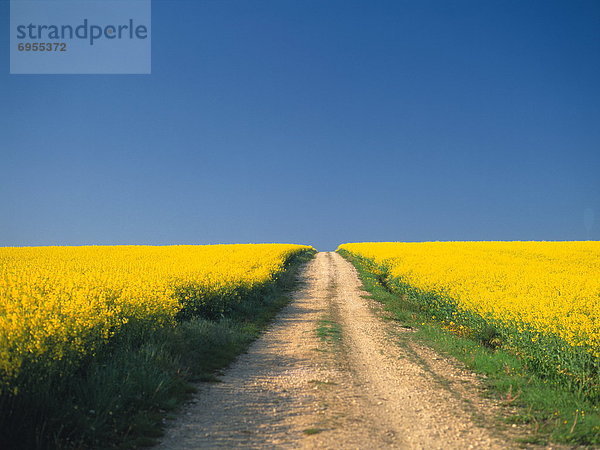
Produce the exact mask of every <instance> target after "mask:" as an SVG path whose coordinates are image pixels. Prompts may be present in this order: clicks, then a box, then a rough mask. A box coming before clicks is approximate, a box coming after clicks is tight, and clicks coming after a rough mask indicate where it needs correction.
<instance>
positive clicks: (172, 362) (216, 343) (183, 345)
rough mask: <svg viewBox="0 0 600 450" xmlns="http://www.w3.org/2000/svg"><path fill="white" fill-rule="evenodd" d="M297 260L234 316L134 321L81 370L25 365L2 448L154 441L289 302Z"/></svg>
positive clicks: (5, 410) (5, 404) (7, 403)
mask: <svg viewBox="0 0 600 450" xmlns="http://www.w3.org/2000/svg"><path fill="white" fill-rule="evenodd" d="M313 256H314V252H306V253H304V254H300V255H297V256H296V257H294V258H292V259H291V260H290V261H289V262H288V265H287V268H286V270H285V271H284V272H283V273H282V274H281V275H280V276H279V277H278V279H277V280H275V282H274V283H272V284H271V285H268V286H262V287H261V288H260V289H259V290H257V291H256V292H248V293H247V295H246V297H245V298H244V301H242V302H239V305H238V306H237V307H236V308H235V309H232V310H231V311H229V313H228V315H227V317H223V318H219V319H216V320H210V319H206V318H201V317H191V318H185V319H184V320H181V321H180V322H179V323H177V325H175V326H164V327H149V326H148V324H145V323H135V322H131V323H129V324H127V326H126V327H124V328H123V330H122V331H121V332H120V333H118V334H117V335H115V336H114V337H113V338H112V339H111V342H110V343H109V345H107V346H106V348H103V349H102V350H101V352H98V353H97V354H96V355H93V356H92V357H90V358H89V360H88V361H86V362H85V363H84V364H82V366H81V367H80V368H79V369H78V370H77V371H75V372H72V373H70V374H69V375H68V376H65V375H64V373H60V372H57V373H55V374H50V375H48V376H47V377H46V378H44V379H40V378H39V377H38V375H37V374H39V373H42V372H41V371H39V370H38V371H36V370H35V367H32V368H30V370H26V371H24V373H23V375H22V378H21V379H20V380H19V385H21V386H26V387H27V388H28V389H23V390H21V391H18V392H14V393H12V394H10V395H3V396H2V397H0V410H1V411H2V414H0V448H6V449H15V450H18V449H53V448H59V449H80V448H102V449H109V448H114V449H133V448H140V447H147V446H151V445H153V444H155V443H156V439H157V438H159V437H160V436H162V434H163V426H164V421H165V418H166V417H169V416H172V415H173V414H174V413H175V412H176V410H177V408H178V407H179V406H180V405H181V404H182V402H183V401H184V400H185V399H187V398H189V396H190V394H191V393H193V392H194V391H195V388H194V386H193V385H192V384H191V383H194V382H198V381H218V377H217V376H216V375H217V374H218V371H219V370H220V369H222V368H224V367H226V366H227V365H228V364H230V363H231V362H232V361H233V360H234V359H235V358H236V356H237V355H239V354H240V353H242V352H244V351H245V350H246V349H247V347H248V345H249V344H250V343H251V342H252V341H253V340H254V339H256V338H257V337H258V335H259V334H260V332H261V331H262V330H263V329H264V328H265V327H266V325H267V324H268V323H269V322H270V321H271V320H272V319H273V318H274V317H275V315H276V314H277V312H278V311H279V310H280V309H281V308H282V307H283V306H285V305H286V304H288V303H289V301H290V300H289V293H290V291H292V290H293V289H294V288H295V287H296V285H297V281H296V280H297V277H296V274H297V272H298V269H299V267H300V266H301V264H303V263H305V262H307V261H308V260H310V259H311V258H312V257H313Z"/></svg>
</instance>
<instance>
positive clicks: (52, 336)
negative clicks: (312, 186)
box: [0, 244, 310, 379]
mask: <svg viewBox="0 0 600 450" xmlns="http://www.w3.org/2000/svg"><path fill="white" fill-rule="evenodd" d="M309 248H310V247H306V246H300V245H287V244H256V245H253V244H248V245H205V246H187V245H182V246H102V247H96V246H89V247H22V248H17V247H5V248H0V379H1V378H6V377H8V378H10V377H11V376H13V375H15V374H16V373H17V372H18V371H19V368H20V367H21V366H22V364H23V362H24V361H26V360H32V359H33V360H37V361H39V360H42V361H48V362H49V364H51V363H52V361H57V360H69V359H70V358H71V357H75V359H76V357H77V355H82V354H86V355H88V354H93V353H94V351H95V350H96V349H97V348H98V346H99V345H102V344H103V343H105V342H106V341H107V340H108V339H109V338H110V337H111V335H113V334H114V332H115V331H116V330H118V329H119V327H121V326H122V325H123V324H125V323H126V322H128V321H131V320H133V319H140V320H150V321H153V322H155V323H163V324H164V323H169V322H171V323H172V322H173V321H174V318H175V315H176V314H177V312H178V311H179V310H180V308H181V298H178V297H177V295H175V292H176V289H177V288H181V287H188V288H189V289H188V291H189V292H193V293H194V295H195V296H196V297H198V296H200V297H201V296H202V295H207V296H208V295H213V296H214V295H223V296H227V295H228V294H229V293H231V292H232V291H235V290H236V289H239V288H240V287H243V288H248V289H252V288H253V287H254V286H257V285H260V284H262V283H265V282H269V281H270V280H272V278H273V276H274V275H276V274H277V273H279V272H281V271H282V269H283V265H284V263H285V261H286V260H287V259H288V258H289V257H290V256H291V255H292V254H295V253H297V252H301V251H303V250H307V249H309ZM190 287H191V288H190Z"/></svg>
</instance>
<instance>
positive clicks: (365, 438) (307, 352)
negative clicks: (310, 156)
mask: <svg viewBox="0 0 600 450" xmlns="http://www.w3.org/2000/svg"><path fill="white" fill-rule="evenodd" d="M301 278H302V280H301V281H302V285H301V288H300V289H299V290H298V291H297V292H296V294H295V295H294V301H293V302H292V303H291V304H290V305H289V306H287V307H286V308H285V309H284V310H283V311H282V312H281V313H280V314H279V316H278V317H277V319H276V320H275V321H274V322H273V324H272V325H271V327H270V328H269V330H268V331H266V332H265V333H264V335H263V336H262V337H261V338H259V339H258V340H256V341H255V342H254V343H253V344H252V345H251V347H250V349H249V350H248V352H247V353H246V354H244V355H241V356H240V357H239V358H238V359H237V360H236V362H235V363H234V364H233V365H232V366H231V367H230V368H229V369H227V371H226V372H225V374H224V376H223V377H222V378H221V381H222V382H220V383H203V384H201V385H200V386H199V392H198V393H197V394H196V395H195V397H194V399H193V400H192V402H191V403H189V404H188V405H186V406H185V408H184V411H183V413H182V414H181V416H180V417H179V418H178V419H177V420H176V421H174V422H173V423H171V424H169V426H168V428H167V434H166V436H165V438H164V439H163V442H162V443H161V445H160V446H159V448H161V449H169V450H174V449H194V448H234V447H243V448H274V447H276V448H282V447H283V448H344V449H346V448H348V449H350V448H356V449H365V448H411V449H412V448H414V449H449V448H456V449H467V448H494V449H495V448H516V447H517V445H516V444H515V443H514V441H513V440H512V439H511V436H512V437H514V435H515V430H514V429H507V428H506V426H501V425H498V423H499V422H498V420H497V417H498V415H499V414H501V412H502V411H501V409H500V407H499V406H498V405H497V404H495V403H494V402H493V401H491V400H490V399H487V398H485V397H484V396H483V395H482V387H481V382H480V380H479V379H478V378H477V377H476V376H475V375H473V374H472V373H469V372H468V371H466V370H464V369H463V368H461V366H460V364H458V363H456V362H455V361H453V360H450V359H448V358H443V357H440V356H439V355H438V354H436V353H435V352H433V351H432V350H430V349H428V348H426V347H423V346H420V345H418V344H416V343H415V342H413V340H412V339H411V335H412V331H410V330H407V329H405V328H402V327H401V326H400V325H399V324H397V323H396V322H394V321H391V320H385V319H384V317H383V316H385V313H384V312H383V311H382V310H381V307H380V305H379V304H378V303H376V302H374V301H373V300H370V299H368V298H365V293H364V292H363V291H362V290H361V284H360V281H359V279H358V276H357V273H356V270H355V269H354V267H353V266H352V265H351V264H350V263H349V262H347V261H346V260H344V259H343V258H342V257H341V256H339V255H338V254H337V253H330V252H328V253H318V254H317V256H316V258H315V259H313V260H312V261H310V262H309V263H307V265H306V267H305V268H304V269H303V271H302V273H301ZM324 321H326V322H324ZM334 324H337V325H334ZM323 326H326V327H331V326H334V327H335V328H338V329H341V334H340V335H341V338H339V339H338V338H335V335H334V337H333V338H329V339H324V338H323V337H320V336H319V334H318V333H317V330H318V329H319V327H321V328H322V327H323ZM517 432H518V430H517Z"/></svg>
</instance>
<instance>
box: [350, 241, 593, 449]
mask: <svg viewBox="0 0 600 450" xmlns="http://www.w3.org/2000/svg"><path fill="white" fill-rule="evenodd" d="M339 253H340V254H341V255H342V256H343V257H345V258H346V259H348V260H349V261H350V262H351V263H352V264H353V265H354V266H355V267H356V269H357V271H358V273H359V276H360V278H361V280H362V283H363V286H364V289H365V290H366V291H367V292H369V293H370V294H371V296H372V298H373V299H375V300H377V301H379V302H381V303H383V304H384V305H385V308H386V309H387V310H388V311H390V312H391V313H393V315H394V317H395V320H397V321H399V322H401V323H402V325H403V326H408V327H411V328H414V329H415V330H416V333H414V334H413V335H412V336H414V338H415V339H417V340H419V341H420V342H422V343H424V344H427V345H429V346H431V347H432V348H434V349H435V350H437V351H438V352H440V353H443V354H447V355H450V356H453V357H455V358H456V359H458V360H459V361H462V362H463V363H464V364H465V365H466V367H468V368H469V369H471V370H473V371H474V372H476V373H478V374H481V375H484V378H485V382H486V385H487V386H488V388H489V392H490V394H491V395H493V396H495V397H496V398H498V399H500V400H501V401H503V402H505V403H509V404H510V405H511V406H514V407H516V408H517V410H518V411H519V412H518V413H517V414H513V415H511V416H510V417H507V418H506V420H507V421H509V422H512V423H527V424H530V425H531V428H532V430H533V435H532V436H531V438H529V439H528V442H531V443H538V444H543V443H547V442H557V443H566V444H576V445H584V446H597V445H600V407H599V405H598V402H597V401H595V398H596V397H595V395H592V394H590V392H591V391H590V389H587V390H582V389H581V385H580V384H579V385H578V384H574V383H569V382H565V380H564V379H563V378H560V377H552V376H548V374H547V372H545V370H544V368H543V367H541V368H540V367H536V366H534V365H531V364H529V360H528V359H527V358H524V357H523V356H522V355H520V354H519V352H518V349H516V350H517V351H514V350H515V349H514V348H511V349H506V348H504V347H503V346H502V345H501V344H502V343H501V342H499V341H498V336H497V330H495V329H494V328H493V327H486V326H482V327H480V329H478V330H476V332H475V333H457V332H452V331H450V330H448V328H447V327H446V326H444V325H443V323H442V322H441V321H440V317H439V314H438V316H436V311H439V308H438V309H435V310H433V311H432V310H431V309H428V308H426V307H424V305H425V304H426V302H425V301H424V299H423V298H420V295H421V294H420V293H419V292H418V291H417V290H414V289H398V290H396V289H394V287H395V286H394V284H393V283H391V282H390V280H389V279H387V278H386V277H385V276H384V274H382V272H381V270H380V269H381V268H378V267H376V266H374V265H373V264H372V262H370V261H369V260H366V259H364V258H361V257H357V256H356V255H353V254H351V253H349V252H347V251H345V250H340V251H339ZM396 286H398V285H396ZM429 300H431V299H429ZM438 300H439V299H435V301H438ZM441 306H444V307H445V308H450V306H451V305H450V306H449V305H441ZM449 312H450V313H452V311H449ZM461 334H462V335H461ZM511 350H512V351H511ZM592 387H595V388H597V379H596V384H594V382H593V380H592Z"/></svg>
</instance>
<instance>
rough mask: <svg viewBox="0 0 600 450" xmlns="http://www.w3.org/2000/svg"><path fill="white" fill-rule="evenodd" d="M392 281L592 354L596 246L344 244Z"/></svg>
mask: <svg viewBox="0 0 600 450" xmlns="http://www.w3.org/2000/svg"><path fill="white" fill-rule="evenodd" d="M340 249H345V250H347V251H349V252H351V253H353V254H356V255H359V256H363V257H366V258H368V259H371V260H373V261H374V262H375V263H377V264H379V265H384V266H387V267H388V268H389V271H390V274H391V276H393V277H396V278H399V279H401V280H402V281H404V282H406V283H407V284H409V285H411V286H414V287H416V288H419V289H422V290H424V291H434V292H436V293H440V294H442V295H445V296H448V297H450V298H452V299H454V300H456V301H457V302H458V306H459V308H462V309H464V310H468V311H471V312H475V313H478V314H479V315H481V316H483V317H489V318H492V319H495V320H499V321H501V322H503V323H507V324H510V325H511V326H515V327H516V328H517V329H527V330H532V329H533V330H534V331H537V332H540V333H552V334H555V335H558V336H560V337H562V338H563V339H565V340H566V341H567V342H568V343H569V344H571V345H573V346H580V345H581V346H585V347H588V348H590V349H592V352H593V353H594V354H596V355H600V320H599V319H600V242H591V241H584V242H424V243H398V242H381V243H355V244H344V245H341V246H340Z"/></svg>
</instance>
